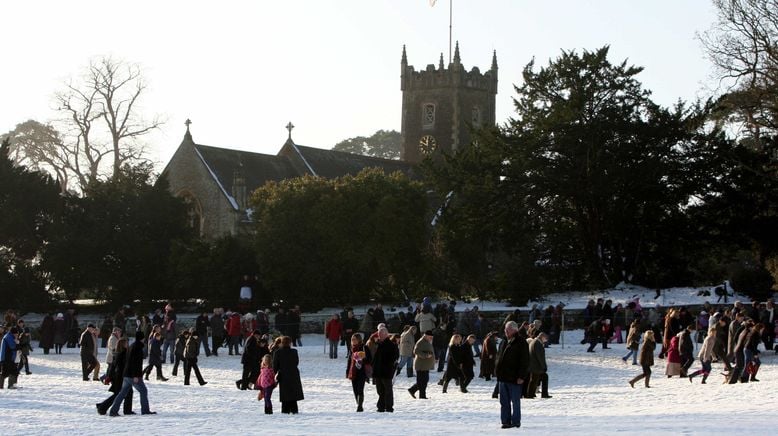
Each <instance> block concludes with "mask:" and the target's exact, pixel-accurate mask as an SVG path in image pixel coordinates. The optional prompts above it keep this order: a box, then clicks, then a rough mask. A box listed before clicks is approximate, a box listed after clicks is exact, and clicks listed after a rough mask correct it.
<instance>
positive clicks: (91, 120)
mask: <svg viewBox="0 0 778 436" xmlns="http://www.w3.org/2000/svg"><path fill="white" fill-rule="evenodd" d="M97 96H98V94H97V91H96V90H94V89H89V88H86V89H84V88H82V87H81V86H79V85H78V84H74V83H73V81H72V80H71V81H70V82H68V83H67V84H66V85H65V90H64V91H61V92H58V93H56V94H55V97H54V98H55V100H56V102H57V105H58V107H57V109H58V110H59V111H60V112H61V113H62V114H63V118H62V119H61V120H60V122H61V125H62V126H63V130H64V131H65V134H66V136H67V137H68V139H69V140H67V141H66V143H65V144H63V151H64V153H65V154H66V155H67V156H68V161H69V167H70V168H71V170H72V171H73V173H74V174H75V176H76V177H77V178H78V183H79V186H80V187H81V189H83V188H85V187H86V186H87V185H88V184H89V183H90V182H92V181H95V180H97V179H98V178H99V177H100V175H101V173H100V171H101V166H100V163H101V162H102V160H103V157H105V156H106V155H108V154H109V153H110V152H111V150H110V148H108V147H107V146H106V145H105V144H104V143H101V142H99V141H97V140H94V139H93V136H95V135H94V134H93V131H95V130H96V127H95V125H94V124H95V121H97V120H99V119H100V118H101V117H102V113H101V111H100V108H99V103H98V102H97Z"/></svg>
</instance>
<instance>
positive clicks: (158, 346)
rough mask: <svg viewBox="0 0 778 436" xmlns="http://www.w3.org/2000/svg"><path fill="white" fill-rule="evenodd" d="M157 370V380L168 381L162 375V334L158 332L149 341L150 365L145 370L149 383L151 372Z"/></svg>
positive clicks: (144, 373)
mask: <svg viewBox="0 0 778 436" xmlns="http://www.w3.org/2000/svg"><path fill="white" fill-rule="evenodd" d="M154 368H156V369H157V380H161V381H167V380H168V379H167V378H165V376H164V375H162V333H160V332H156V333H154V334H153V336H152V337H151V339H149V364H148V366H146V369H144V370H143V375H144V376H145V377H144V378H145V380H147V381H148V379H149V374H151V370H152V369H154Z"/></svg>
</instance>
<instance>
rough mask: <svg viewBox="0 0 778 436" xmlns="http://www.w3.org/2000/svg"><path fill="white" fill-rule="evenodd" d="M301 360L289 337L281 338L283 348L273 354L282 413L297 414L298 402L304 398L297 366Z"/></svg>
mask: <svg viewBox="0 0 778 436" xmlns="http://www.w3.org/2000/svg"><path fill="white" fill-rule="evenodd" d="M299 363H300V359H299V357H298V356H297V350H295V349H293V348H292V339H291V338H290V337H289V336H282V337H281V348H279V349H277V350H275V352H274V353H273V371H274V372H275V373H276V379H277V380H278V396H279V398H280V399H281V413H292V414H296V413H297V402H298V401H301V400H303V399H305V398H304V397H303V383H302V381H301V380H300V370H299V369H297V365H298V364H299Z"/></svg>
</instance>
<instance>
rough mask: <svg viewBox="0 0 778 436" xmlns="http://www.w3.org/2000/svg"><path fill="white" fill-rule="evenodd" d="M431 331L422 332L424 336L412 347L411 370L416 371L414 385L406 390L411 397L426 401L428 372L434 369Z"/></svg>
mask: <svg viewBox="0 0 778 436" xmlns="http://www.w3.org/2000/svg"><path fill="white" fill-rule="evenodd" d="M432 339H433V334H432V330H427V331H425V332H424V336H422V337H421V339H419V340H418V341H417V342H416V345H414V347H413V369H415V370H416V383H415V384H414V385H413V386H411V387H410V388H409V389H408V392H410V394H411V396H412V397H413V398H416V392H418V393H419V398H420V399H424V400H426V399H427V384H428V383H429V381H430V371H432V369H433V368H434V367H435V348H434V347H433V346H432Z"/></svg>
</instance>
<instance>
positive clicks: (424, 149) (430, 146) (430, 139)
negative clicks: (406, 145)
mask: <svg viewBox="0 0 778 436" xmlns="http://www.w3.org/2000/svg"><path fill="white" fill-rule="evenodd" d="M437 147H438V142H437V141H435V137H434V136H432V135H424V136H422V137H421V139H420V140H419V151H421V154H423V155H424V156H429V155H431V154H432V153H433V152H434V151H435V149H436V148H437Z"/></svg>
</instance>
